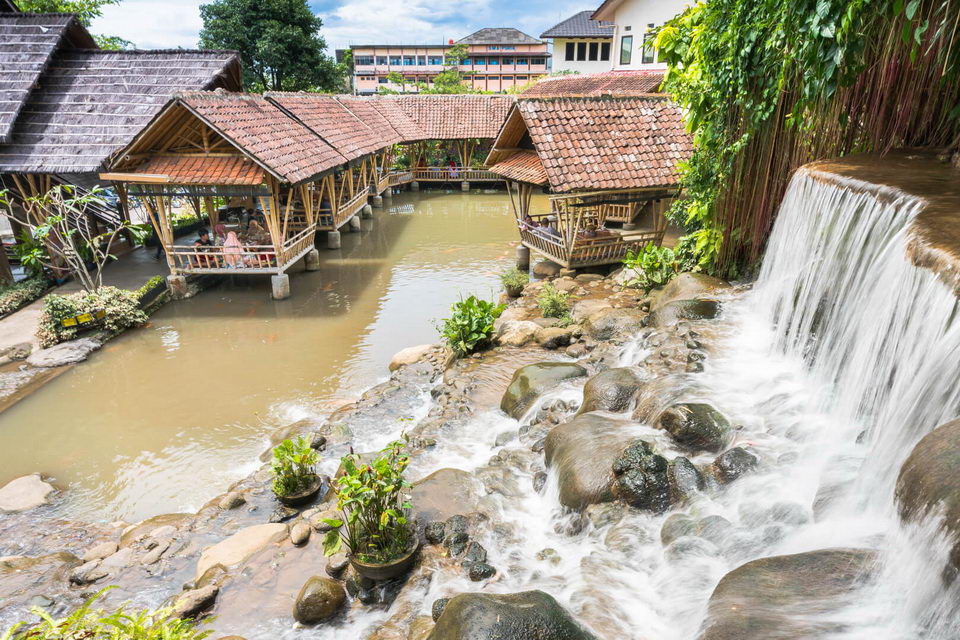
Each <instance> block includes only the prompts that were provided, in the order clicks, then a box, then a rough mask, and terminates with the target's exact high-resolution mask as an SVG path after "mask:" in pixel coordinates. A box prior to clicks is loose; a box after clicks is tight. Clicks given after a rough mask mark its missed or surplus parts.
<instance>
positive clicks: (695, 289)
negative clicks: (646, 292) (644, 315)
mask: <svg viewBox="0 0 960 640" xmlns="http://www.w3.org/2000/svg"><path fill="white" fill-rule="evenodd" d="M730 288H731V287H730V283H728V282H726V281H724V280H721V279H720V278H714V277H713V276H708V275H707V274H705V273H681V274H679V275H677V277H676V278H674V279H673V280H671V281H670V282H668V283H667V285H666V286H665V287H663V288H662V289H660V290H659V291H654V292H652V293H651V294H650V298H651V300H650V310H651V311H656V310H657V309H659V308H661V307H663V306H665V305H668V304H670V303H671V302H676V301H678V300H694V299H697V298H710V299H713V298H716V297H717V295H718V294H720V293H723V292H724V291H727V290H728V289H730Z"/></svg>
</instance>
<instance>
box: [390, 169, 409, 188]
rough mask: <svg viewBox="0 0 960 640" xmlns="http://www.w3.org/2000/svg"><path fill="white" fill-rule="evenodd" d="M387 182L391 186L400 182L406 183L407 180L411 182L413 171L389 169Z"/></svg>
mask: <svg viewBox="0 0 960 640" xmlns="http://www.w3.org/2000/svg"><path fill="white" fill-rule="evenodd" d="M387 179H388V181H389V182H388V184H389V185H390V186H391V187H396V186H399V185H401V184H407V183H408V182H413V172H412V171H391V172H390V173H388V174H387Z"/></svg>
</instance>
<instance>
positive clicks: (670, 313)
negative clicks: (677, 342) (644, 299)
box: [647, 300, 720, 329]
mask: <svg viewBox="0 0 960 640" xmlns="http://www.w3.org/2000/svg"><path fill="white" fill-rule="evenodd" d="M719 315H720V302H719V301H717V300H676V301H674V302H670V303H668V304H665V305H663V306H661V307H660V308H659V309H657V310H656V311H651V312H650V316H649V317H648V318H647V326H650V327H658V328H661V329H662V328H665V327H672V326H674V325H676V324H677V323H678V322H680V321H682V320H712V319H713V318H716V317H717V316H719Z"/></svg>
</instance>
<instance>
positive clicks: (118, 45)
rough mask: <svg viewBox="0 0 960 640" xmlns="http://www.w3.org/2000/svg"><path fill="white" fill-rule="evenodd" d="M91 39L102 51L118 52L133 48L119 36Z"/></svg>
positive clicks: (130, 43) (98, 36)
mask: <svg viewBox="0 0 960 640" xmlns="http://www.w3.org/2000/svg"><path fill="white" fill-rule="evenodd" d="M93 39H94V40H95V41H96V42H97V46H98V47H100V48H101V49H103V50H104V51H120V50H122V49H133V48H134V46H133V43H132V42H130V41H129V40H125V39H124V38H121V37H120V36H103V35H94V36H93Z"/></svg>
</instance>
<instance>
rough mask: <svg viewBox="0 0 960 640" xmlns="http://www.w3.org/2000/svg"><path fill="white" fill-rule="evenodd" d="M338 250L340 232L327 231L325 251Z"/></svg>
mask: <svg viewBox="0 0 960 640" xmlns="http://www.w3.org/2000/svg"><path fill="white" fill-rule="evenodd" d="M339 248H340V232H339V231H327V249H339Z"/></svg>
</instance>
